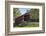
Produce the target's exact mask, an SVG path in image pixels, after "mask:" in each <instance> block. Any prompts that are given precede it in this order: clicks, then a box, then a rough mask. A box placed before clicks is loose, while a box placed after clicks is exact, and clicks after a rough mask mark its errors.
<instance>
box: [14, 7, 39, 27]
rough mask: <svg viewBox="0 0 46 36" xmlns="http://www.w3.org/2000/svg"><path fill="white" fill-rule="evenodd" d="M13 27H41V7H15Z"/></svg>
mask: <svg viewBox="0 0 46 36" xmlns="http://www.w3.org/2000/svg"><path fill="white" fill-rule="evenodd" d="M13 21H14V22H13V27H14V28H15V27H18V28H31V27H39V9H33V8H13Z"/></svg>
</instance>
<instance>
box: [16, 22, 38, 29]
mask: <svg viewBox="0 0 46 36" xmlns="http://www.w3.org/2000/svg"><path fill="white" fill-rule="evenodd" d="M25 24H27V25H26V26H23V27H20V26H16V28H27V27H28V28H30V27H39V23H38V22H26V23H25Z"/></svg>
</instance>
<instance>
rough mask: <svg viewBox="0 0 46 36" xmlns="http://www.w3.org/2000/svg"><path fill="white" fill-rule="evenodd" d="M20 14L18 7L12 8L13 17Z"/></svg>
mask: <svg viewBox="0 0 46 36" xmlns="http://www.w3.org/2000/svg"><path fill="white" fill-rule="evenodd" d="M20 15H21V13H20V11H19V8H14V9H13V16H14V17H16V18H17V17H19V16H20Z"/></svg>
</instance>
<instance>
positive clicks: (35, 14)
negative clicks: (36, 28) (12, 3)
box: [30, 9, 39, 21]
mask: <svg viewBox="0 0 46 36" xmlns="http://www.w3.org/2000/svg"><path fill="white" fill-rule="evenodd" d="M30 12H31V14H32V16H31V18H32V19H35V20H36V21H37V19H39V9H30Z"/></svg>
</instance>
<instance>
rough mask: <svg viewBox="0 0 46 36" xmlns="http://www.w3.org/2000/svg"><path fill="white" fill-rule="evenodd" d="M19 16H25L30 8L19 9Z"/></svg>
mask: <svg viewBox="0 0 46 36" xmlns="http://www.w3.org/2000/svg"><path fill="white" fill-rule="evenodd" d="M19 10H20V13H21V15H23V14H25V13H26V12H27V10H30V8H19Z"/></svg>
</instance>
